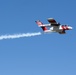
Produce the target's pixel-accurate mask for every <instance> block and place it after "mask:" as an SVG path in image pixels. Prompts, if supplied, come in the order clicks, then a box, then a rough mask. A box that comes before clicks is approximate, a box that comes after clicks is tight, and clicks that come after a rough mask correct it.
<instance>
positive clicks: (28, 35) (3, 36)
mask: <svg viewBox="0 0 76 75" xmlns="http://www.w3.org/2000/svg"><path fill="white" fill-rule="evenodd" d="M37 35H41V33H40V32H37V33H22V34H13V35H1V36H0V40H3V39H15V38H21V37H31V36H37Z"/></svg>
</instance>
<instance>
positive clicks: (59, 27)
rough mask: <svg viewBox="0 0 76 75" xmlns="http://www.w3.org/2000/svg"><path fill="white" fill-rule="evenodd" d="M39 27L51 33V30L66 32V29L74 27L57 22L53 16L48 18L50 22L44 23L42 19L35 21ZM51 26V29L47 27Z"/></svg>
mask: <svg viewBox="0 0 76 75" xmlns="http://www.w3.org/2000/svg"><path fill="white" fill-rule="evenodd" d="M35 22H36V23H37V24H38V26H39V27H41V28H42V29H43V31H44V32H46V33H50V32H58V33H60V34H65V33H66V32H65V31H66V30H71V29H72V27H71V26H68V25H61V24H60V23H57V22H56V21H55V20H54V19H53V18H48V22H49V24H43V23H42V22H41V21H40V20H38V21H35ZM47 27H49V29H48V28H47Z"/></svg>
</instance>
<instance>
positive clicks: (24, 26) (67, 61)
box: [0, 0, 76, 75]
mask: <svg viewBox="0 0 76 75" xmlns="http://www.w3.org/2000/svg"><path fill="white" fill-rule="evenodd" d="M49 17H52V18H55V19H56V20H57V21H58V22H60V23H62V24H69V25H71V26H72V27H73V30H70V31H67V34H65V35H59V34H57V33H51V34H42V35H40V36H34V37H28V38H19V39H8V40H1V41H0V75H76V46H75V45H76V29H75V28H76V25H75V24H76V1H75V0H69V1H68V0H62V1H61V0H57V1H56V0H44V1H43V0H1V1H0V35H5V34H16V33H27V32H30V33H32V32H39V31H40V32H42V30H41V29H40V28H39V27H38V26H37V25H36V24H35V20H38V19H40V20H41V21H42V22H43V23H48V22H47V18H49Z"/></svg>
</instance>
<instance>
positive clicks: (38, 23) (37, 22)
mask: <svg viewBox="0 0 76 75" xmlns="http://www.w3.org/2000/svg"><path fill="white" fill-rule="evenodd" d="M35 22H36V24H37V25H38V26H39V27H41V28H42V29H43V31H46V30H47V27H45V26H43V23H42V22H41V21H40V20H38V21H35Z"/></svg>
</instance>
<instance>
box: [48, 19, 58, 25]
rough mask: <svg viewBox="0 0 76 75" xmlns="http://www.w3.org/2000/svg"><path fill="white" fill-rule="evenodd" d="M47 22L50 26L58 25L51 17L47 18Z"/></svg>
mask: <svg viewBox="0 0 76 75" xmlns="http://www.w3.org/2000/svg"><path fill="white" fill-rule="evenodd" d="M48 22H49V23H51V26H59V24H58V23H57V22H56V21H55V19H53V18H48Z"/></svg>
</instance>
